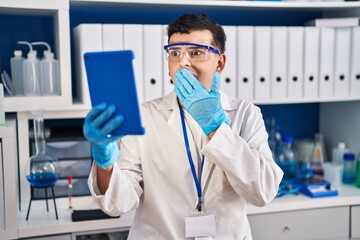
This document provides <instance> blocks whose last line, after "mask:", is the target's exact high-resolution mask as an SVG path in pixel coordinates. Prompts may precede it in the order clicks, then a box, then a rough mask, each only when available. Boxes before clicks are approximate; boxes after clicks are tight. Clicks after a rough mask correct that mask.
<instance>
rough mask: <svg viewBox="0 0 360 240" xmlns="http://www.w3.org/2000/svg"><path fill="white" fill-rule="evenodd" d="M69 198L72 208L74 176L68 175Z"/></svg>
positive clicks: (70, 207)
mask: <svg viewBox="0 0 360 240" xmlns="http://www.w3.org/2000/svg"><path fill="white" fill-rule="evenodd" d="M68 198H69V209H72V201H71V198H72V176H68Z"/></svg>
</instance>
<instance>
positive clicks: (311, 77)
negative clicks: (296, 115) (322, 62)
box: [304, 27, 320, 98]
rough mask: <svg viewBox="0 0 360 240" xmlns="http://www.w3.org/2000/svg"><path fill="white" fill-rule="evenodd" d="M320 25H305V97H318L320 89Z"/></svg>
mask: <svg viewBox="0 0 360 240" xmlns="http://www.w3.org/2000/svg"><path fill="white" fill-rule="evenodd" d="M319 41H320V31H319V28H318V27H305V31H304V98H316V97H318V91H319V54H320V52H319V50H320V49H319V48H320V46H319Z"/></svg>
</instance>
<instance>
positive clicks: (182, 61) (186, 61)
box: [180, 51, 191, 68]
mask: <svg viewBox="0 0 360 240" xmlns="http://www.w3.org/2000/svg"><path fill="white" fill-rule="evenodd" d="M180 66H181V67H182V68H183V67H189V66H191V62H190V60H189V56H188V53H187V52H186V51H184V52H182V56H181V59H180Z"/></svg>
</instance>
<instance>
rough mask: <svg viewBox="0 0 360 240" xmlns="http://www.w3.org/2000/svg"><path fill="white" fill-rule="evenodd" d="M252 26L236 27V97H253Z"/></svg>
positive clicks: (248, 98)
mask: <svg viewBox="0 0 360 240" xmlns="http://www.w3.org/2000/svg"><path fill="white" fill-rule="evenodd" d="M254 34H255V33H254V27H252V26H238V27H237V35H238V36H237V41H238V42H237V67H236V68H237V69H238V70H237V83H238V84H237V98H239V99H247V100H252V99H254V84H255V83H254V45H255V44H254V40H255V35H254Z"/></svg>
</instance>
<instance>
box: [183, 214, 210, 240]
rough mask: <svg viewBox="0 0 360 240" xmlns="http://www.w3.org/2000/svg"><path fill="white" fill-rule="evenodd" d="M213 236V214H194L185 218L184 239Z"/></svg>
mask: <svg viewBox="0 0 360 240" xmlns="http://www.w3.org/2000/svg"><path fill="white" fill-rule="evenodd" d="M215 235H216V221H215V215H214V214H207V213H204V212H196V213H193V214H190V215H188V216H186V217H185V236H186V237H209V236H215ZM199 239H202V238H199Z"/></svg>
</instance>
